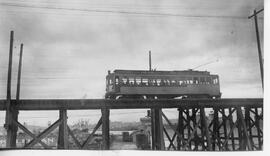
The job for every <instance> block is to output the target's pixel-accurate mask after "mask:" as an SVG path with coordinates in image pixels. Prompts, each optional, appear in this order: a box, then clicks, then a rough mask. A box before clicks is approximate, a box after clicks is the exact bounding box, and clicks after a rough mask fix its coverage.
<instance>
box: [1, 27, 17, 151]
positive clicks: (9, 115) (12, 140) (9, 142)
mask: <svg viewBox="0 0 270 156" xmlns="http://www.w3.org/2000/svg"><path fill="white" fill-rule="evenodd" d="M13 38H14V33H13V31H11V32H10V46H9V62H8V78H7V100H6V120H5V125H4V127H5V128H6V130H7V139H6V147H7V148H15V147H16V136H14V131H15V130H16V129H14V126H13V123H12V120H13V114H14V109H13V106H12V104H11V73H12V55H13Z"/></svg>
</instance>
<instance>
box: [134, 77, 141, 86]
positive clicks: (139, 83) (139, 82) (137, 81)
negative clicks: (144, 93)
mask: <svg viewBox="0 0 270 156" xmlns="http://www.w3.org/2000/svg"><path fill="white" fill-rule="evenodd" d="M135 80H136V84H137V85H141V83H142V82H141V80H142V79H141V78H139V77H137V78H136V79H135Z"/></svg>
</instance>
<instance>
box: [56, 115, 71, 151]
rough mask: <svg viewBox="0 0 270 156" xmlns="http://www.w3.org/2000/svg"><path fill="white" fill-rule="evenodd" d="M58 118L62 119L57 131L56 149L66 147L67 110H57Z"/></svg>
mask: <svg viewBox="0 0 270 156" xmlns="http://www.w3.org/2000/svg"><path fill="white" fill-rule="evenodd" d="M59 118H60V119H61V120H62V122H61V124H60V125H59V132H58V134H59V135H58V147H57V148H58V149H68V128H67V110H59Z"/></svg>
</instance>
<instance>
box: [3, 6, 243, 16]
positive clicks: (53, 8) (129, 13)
mask: <svg viewBox="0 0 270 156" xmlns="http://www.w3.org/2000/svg"><path fill="white" fill-rule="evenodd" d="M0 5H2V6H9V7H19V8H35V9H50V10H64V11H80V12H96V13H113V14H128V15H150V16H172V17H187V18H225V19H247V17H241V16H218V15H184V14H172V13H153V12H136V11H115V10H101V9H79V8H64V7H49V6H36V5H25V4H14V3H0Z"/></svg>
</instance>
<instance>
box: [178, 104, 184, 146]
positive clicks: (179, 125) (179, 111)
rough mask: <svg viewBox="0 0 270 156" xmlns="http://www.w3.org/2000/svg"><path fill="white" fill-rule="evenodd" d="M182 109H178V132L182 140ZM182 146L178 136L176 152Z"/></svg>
mask: <svg viewBox="0 0 270 156" xmlns="http://www.w3.org/2000/svg"><path fill="white" fill-rule="evenodd" d="M183 118H184V117H183V109H182V108H178V131H179V133H180V135H182V138H184V123H183V122H184V119H183ZM182 144H183V142H182V140H181V139H180V137H179V136H177V150H180V149H181V145H182Z"/></svg>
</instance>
